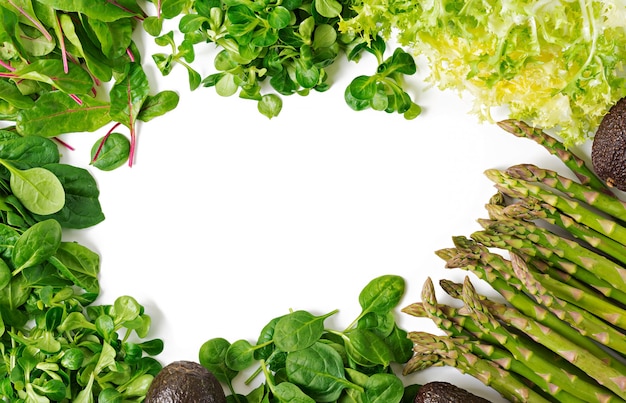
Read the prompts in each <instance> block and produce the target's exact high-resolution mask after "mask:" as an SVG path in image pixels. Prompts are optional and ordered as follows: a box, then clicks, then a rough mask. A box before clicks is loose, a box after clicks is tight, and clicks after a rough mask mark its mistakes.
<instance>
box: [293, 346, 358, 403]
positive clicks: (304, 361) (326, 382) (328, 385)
mask: <svg viewBox="0 0 626 403" xmlns="http://www.w3.org/2000/svg"><path fill="white" fill-rule="evenodd" d="M286 370H287V376H288V378H289V380H290V381H291V382H293V383H295V384H297V385H300V387H302V389H303V390H304V391H306V392H307V394H308V395H309V396H311V397H312V398H313V399H315V401H317V402H334V401H335V400H337V399H338V398H339V395H340V394H341V391H342V390H343V389H344V388H346V387H356V385H354V384H352V383H351V382H349V381H348V380H347V379H346V378H345V372H344V367H343V360H342V359H341V356H340V355H339V353H337V351H336V350H335V349H333V348H332V347H330V346H328V345H326V344H323V343H320V342H316V343H315V344H313V345H311V346H310V347H308V348H305V349H303V350H298V351H294V352H292V353H290V354H289V355H287V362H286Z"/></svg>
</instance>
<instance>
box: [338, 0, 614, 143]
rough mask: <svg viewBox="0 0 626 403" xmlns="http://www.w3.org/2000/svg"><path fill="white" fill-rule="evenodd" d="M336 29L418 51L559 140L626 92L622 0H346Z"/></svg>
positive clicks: (487, 112) (482, 104)
mask: <svg viewBox="0 0 626 403" xmlns="http://www.w3.org/2000/svg"><path fill="white" fill-rule="evenodd" d="M352 4H353V6H352V7H353V9H354V11H355V16H354V17H353V18H351V19H346V20H344V21H341V23H340V29H341V30H342V31H343V32H346V33H348V32H352V33H360V34H361V35H364V36H365V37H366V39H367V40H369V38H373V37H374V36H375V35H377V34H378V35H382V36H383V37H385V38H387V39H389V38H390V37H392V35H393V36H395V39H396V40H397V42H398V43H399V44H400V45H401V46H405V47H407V48H408V49H410V50H411V52H412V53H414V55H415V56H419V55H421V56H423V57H425V58H426V61H427V64H428V67H429V69H430V72H429V76H428V78H427V79H428V80H429V81H430V82H432V83H433V85H436V86H437V87H438V88H440V89H452V90H456V91H459V92H460V93H462V94H465V93H469V94H471V96H472V97H473V99H474V102H475V104H474V105H475V106H474V108H473V111H474V112H476V113H477V114H478V115H479V117H480V119H481V120H483V121H484V120H492V119H493V118H492V111H493V109H494V108H495V107H498V108H501V107H505V108H507V109H508V114H509V117H510V118H513V119H519V120H524V121H526V122H527V123H528V124H531V125H534V126H538V127H542V128H544V129H552V130H553V132H554V134H556V135H558V136H560V137H561V138H562V139H563V141H564V142H565V143H566V144H568V145H573V144H580V143H582V142H584V141H586V140H587V139H589V138H590V137H592V136H593V134H594V132H595V130H596V128H597V126H598V124H599V122H600V120H601V119H602V117H603V116H604V115H605V114H606V112H607V111H608V109H609V108H610V107H611V106H612V105H613V104H614V103H615V102H617V100H618V99H620V98H622V97H623V96H624V95H626V82H625V75H624V61H625V60H626V23H625V21H626V2H625V1H624V0H605V1H597V0H578V1H576V0H573V1H562V0H538V1H528V0H425V1H421V0H353V3H352Z"/></svg>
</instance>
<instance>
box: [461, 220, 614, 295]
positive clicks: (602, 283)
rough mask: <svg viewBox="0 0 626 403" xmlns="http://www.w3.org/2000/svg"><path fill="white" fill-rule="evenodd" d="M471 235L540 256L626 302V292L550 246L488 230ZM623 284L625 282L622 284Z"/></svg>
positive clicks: (517, 251) (499, 246)
mask: <svg viewBox="0 0 626 403" xmlns="http://www.w3.org/2000/svg"><path fill="white" fill-rule="evenodd" d="M470 237H471V238H472V239H473V240H475V241H476V242H478V243H481V244H483V245H485V246H487V247H497V248H503V249H507V250H509V251H513V252H516V253H518V254H521V255H523V256H531V257H540V258H542V259H545V260H547V261H549V262H550V263H552V264H554V265H555V266H556V267H559V268H560V269H562V270H564V271H565V272H566V273H568V274H571V275H572V276H574V277H576V278H577V279H579V280H580V281H582V282H584V283H585V284H588V285H589V286H591V287H593V288H594V289H595V290H597V291H598V292H600V293H601V294H602V295H604V296H606V297H608V298H612V299H614V300H615V301H618V302H619V303H622V304H626V293H625V292H623V291H621V290H619V289H617V288H615V287H614V286H613V284H611V283H609V282H608V281H606V280H604V279H602V278H599V277H598V276H596V275H595V274H594V273H591V272H590V271H588V270H586V268H584V267H583V266H579V265H577V264H575V263H572V262H570V261H568V260H566V259H564V258H562V257H561V256H559V255H557V253H556V252H555V251H554V250H552V249H549V248H545V247H543V246H541V245H536V244H535V243H533V242H532V241H530V240H529V239H525V238H520V237H518V236H513V235H505V234H492V233H488V232H487V231H476V232H474V233H472V234H471V235H470ZM622 285H623V284H622Z"/></svg>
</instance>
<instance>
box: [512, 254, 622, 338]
mask: <svg viewBox="0 0 626 403" xmlns="http://www.w3.org/2000/svg"><path fill="white" fill-rule="evenodd" d="M520 260H521V259H520ZM524 269H525V270H524ZM516 274H517V275H518V278H520V276H521V275H522V274H523V275H524V278H525V279H527V281H531V280H532V281H534V282H535V283H538V285H541V287H542V288H543V289H545V290H547V291H548V292H549V293H551V294H552V295H554V296H555V297H556V298H558V299H559V300H562V301H566V302H569V303H570V305H568V306H571V304H573V305H575V306H578V307H580V308H582V310H584V311H587V312H589V313H591V314H593V315H595V316H596V317H598V318H602V319H604V320H605V321H606V322H608V323H610V324H612V325H614V326H616V327H618V328H620V329H622V330H624V329H626V327H625V326H626V310H624V309H622V308H620V307H619V306H617V305H615V304H610V303H607V302H606V301H605V300H602V299H600V298H598V297H596V296H595V295H593V294H589V293H586V292H584V291H581V290H578V289H576V288H574V287H570V286H568V285H567V284H563V283H561V282H559V281H558V280H555V279H554V278H552V277H550V276H548V275H545V274H540V273H533V272H531V271H530V270H528V268H527V266H526V265H525V264H522V262H519V261H518V262H517V270H516ZM529 276H530V278H529ZM622 337H624V336H622ZM625 340H626V339H625Z"/></svg>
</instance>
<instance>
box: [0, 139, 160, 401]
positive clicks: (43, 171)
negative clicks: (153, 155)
mask: <svg viewBox="0 0 626 403" xmlns="http://www.w3.org/2000/svg"><path fill="white" fill-rule="evenodd" d="M103 219H104V214H103V212H102V209H101V206H100V202H99V190H98V188H97V184H96V182H95V179H94V178H93V177H92V176H91V174H90V173H89V172H88V171H87V170H85V169H83V168H78V167H75V166H72V165H68V164H63V163H60V155H59V148H58V145H57V144H56V143H55V142H54V141H53V140H52V139H49V138H46V137H41V136H25V137H24V136H20V135H19V134H17V133H16V132H15V131H6V130H0V356H1V359H0V401H10V402H49V401H60V402H63V401H75V402H93V401H94V397H96V396H97V397H98V401H101V402H120V401H121V400H122V399H124V400H125V401H141V400H142V399H143V396H145V393H146V391H147V387H148V386H149V384H150V382H151V380H152V377H153V376H154V375H155V374H156V372H157V371H158V370H159V369H160V364H159V363H158V362H157V361H156V360H154V359H152V358H150V357H147V356H146V357H144V353H145V354H158V353H159V352H160V351H161V349H162V341H161V340H159V339H155V340H149V341H143V342H142V341H137V339H141V338H144V337H145V336H146V335H147V332H148V330H149V327H150V317H149V316H147V315H146V314H145V313H144V310H143V307H141V306H140V305H139V304H138V303H137V302H136V301H135V300H134V299H132V298H131V297H120V298H119V299H118V300H116V301H115V303H114V304H113V305H112V306H92V305H91V304H92V303H93V302H94V301H95V299H96V297H97V296H98V295H99V292H100V285H99V281H98V274H99V271H100V258H99V256H98V254H97V253H95V252H93V251H92V250H90V249H89V248H87V247H85V246H83V245H81V244H79V243H77V242H71V241H63V229H64V228H74V229H83V228H87V227H91V226H93V225H96V224H98V223H100V222H101V221H102V220H103ZM119 333H123V336H121V337H120V336H119V335H118V334H119ZM131 336H132V337H131ZM131 339H132V340H131ZM133 399H136V400H133Z"/></svg>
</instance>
